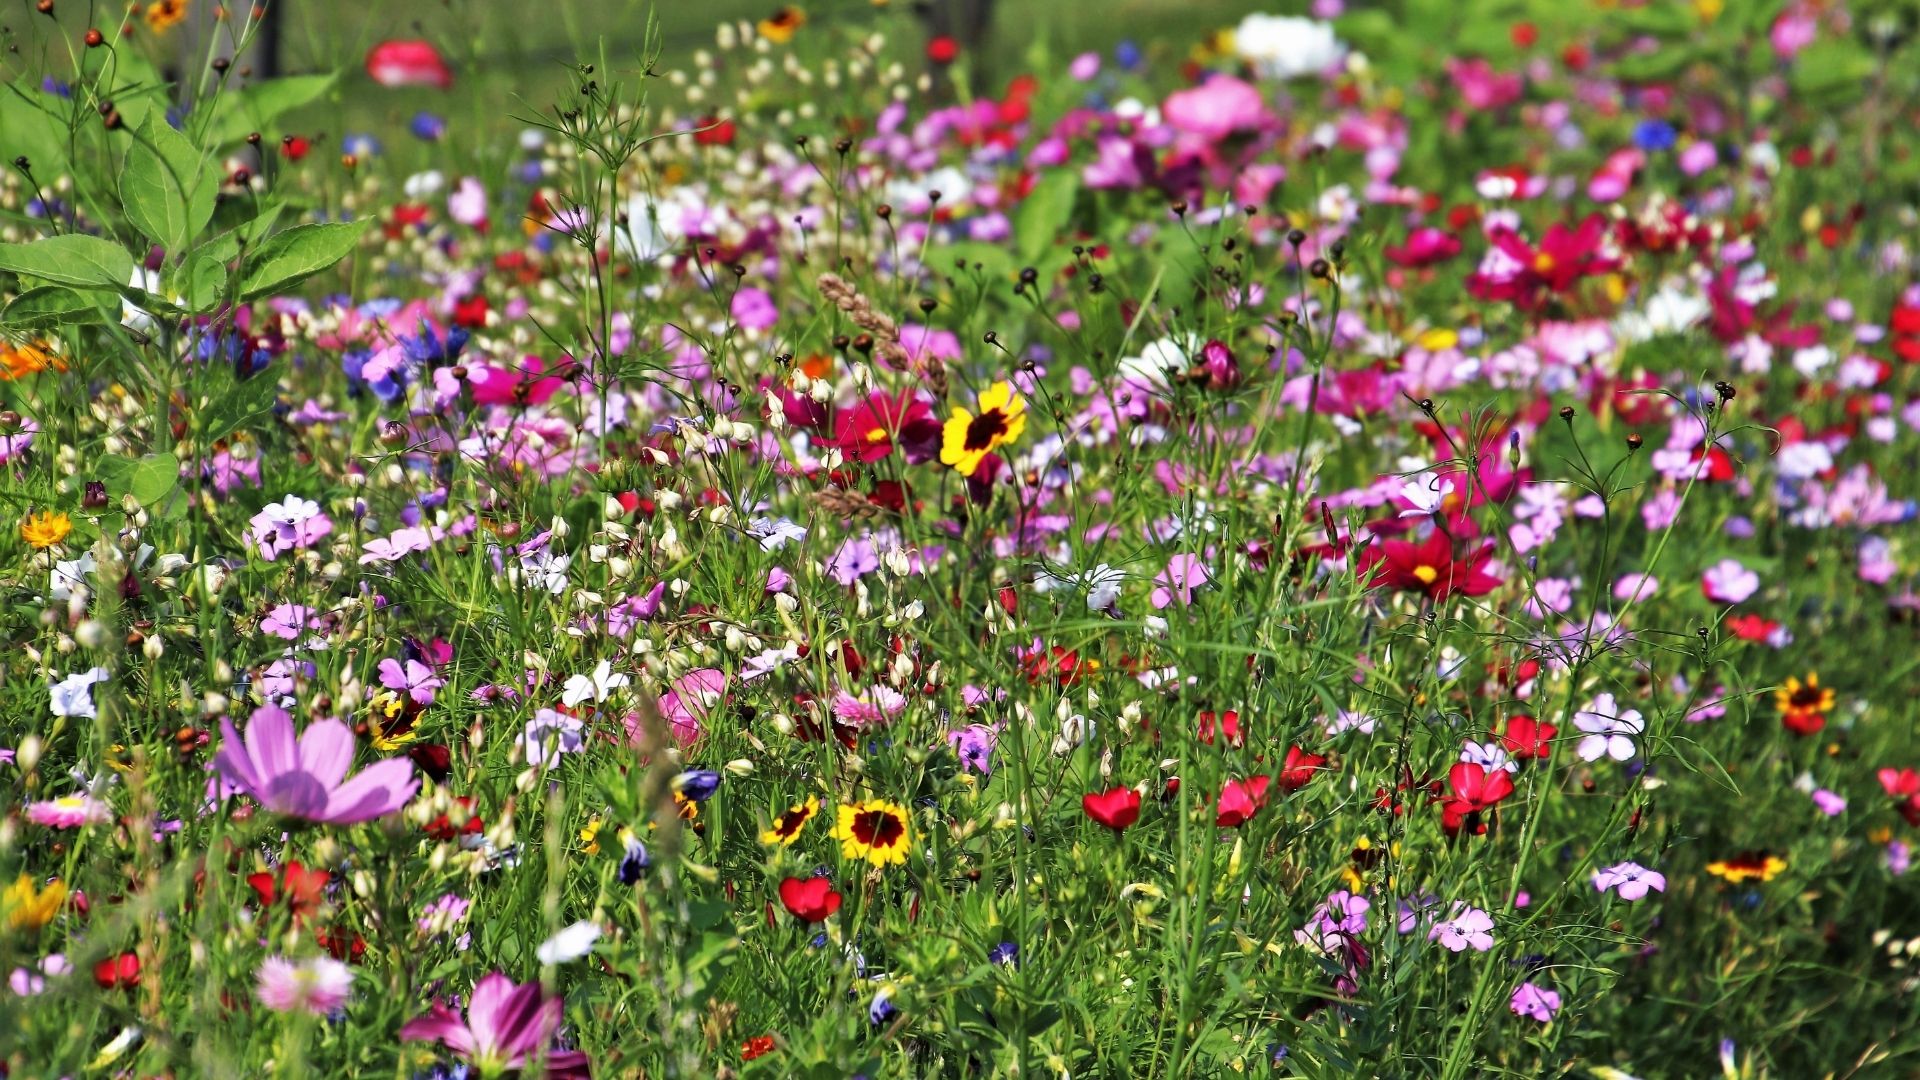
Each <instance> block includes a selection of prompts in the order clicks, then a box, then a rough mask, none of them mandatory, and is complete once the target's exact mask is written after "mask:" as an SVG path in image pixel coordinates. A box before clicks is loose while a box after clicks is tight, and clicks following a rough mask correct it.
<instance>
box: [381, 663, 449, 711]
mask: <svg viewBox="0 0 1920 1080" xmlns="http://www.w3.org/2000/svg"><path fill="white" fill-rule="evenodd" d="M379 670H380V685H381V686H384V687H386V688H387V689H389V690H405V691H406V692H407V696H408V697H410V698H412V699H413V700H414V703H415V704H417V705H431V704H433V692H434V691H435V690H438V689H440V688H441V687H443V686H445V685H447V680H445V679H442V678H440V677H439V676H437V675H435V674H434V673H433V669H432V668H430V667H428V666H427V665H425V664H423V663H421V662H420V661H418V660H408V661H407V662H406V663H405V664H404V665H403V664H401V663H400V661H398V660H395V659H394V658H392V657H390V656H389V657H387V658H386V659H385V660H382V661H380V669H379Z"/></svg>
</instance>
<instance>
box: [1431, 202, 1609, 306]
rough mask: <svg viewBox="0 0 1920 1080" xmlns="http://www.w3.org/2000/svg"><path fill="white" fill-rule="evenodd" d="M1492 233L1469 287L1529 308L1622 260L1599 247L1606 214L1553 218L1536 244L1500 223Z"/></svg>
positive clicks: (1481, 296)
mask: <svg viewBox="0 0 1920 1080" xmlns="http://www.w3.org/2000/svg"><path fill="white" fill-rule="evenodd" d="M1489 239H1491V240H1492V241H1493V250H1491V251H1489V252H1488V253H1487V257H1486V259H1485V260H1484V261H1483V262H1481V264H1480V268H1479V269H1478V270H1475V271H1474V272H1473V273H1472V274H1471V275H1470V276H1468V278H1467V291H1468V292H1470V293H1472V294H1473V295H1474V296H1475V297H1477V298H1479V299H1481V300H1507V301H1511V302H1513V303H1514V304H1516V305H1518V306H1520V307H1522V308H1528V309H1531V308H1534V307H1537V306H1538V305H1539V304H1540V302H1541V300H1542V299H1543V298H1544V296H1545V295H1546V294H1549V293H1563V292H1566V291H1567V290H1569V289H1571V288H1572V287H1573V285H1574V283H1575V282H1577V281H1579V280H1580V279H1581V278H1583V277H1587V276H1589V275H1592V274H1601V273H1605V272H1607V271H1609V270H1612V269H1614V268H1616V267H1618V266H1619V265H1620V260H1619V259H1617V258H1614V257H1613V256H1611V255H1606V254H1603V253H1602V252H1601V250H1600V248H1601V245H1602V244H1603V243H1604V242H1605V241H1606V239H1607V219H1606V218H1605V217H1604V216H1602V215H1600V214H1592V215H1589V216H1588V217H1587V219H1586V220H1585V221H1582V222H1581V223H1580V225H1579V226H1578V227H1577V228H1572V229H1569V228H1567V227H1566V226H1565V225H1562V224H1555V225H1554V226H1552V227H1551V228H1549V229H1548V230H1547V233H1546V235H1545V236H1543V237H1541V238H1540V243H1539V245H1538V246H1537V247H1536V246H1534V245H1531V244H1528V243H1527V242H1526V241H1525V240H1522V239H1521V238H1520V234H1519V233H1516V232H1514V231H1513V230H1512V229H1497V230H1495V231H1494V232H1493V234H1492V235H1491V236H1490V237H1489Z"/></svg>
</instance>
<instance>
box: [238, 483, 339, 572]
mask: <svg viewBox="0 0 1920 1080" xmlns="http://www.w3.org/2000/svg"><path fill="white" fill-rule="evenodd" d="M249 524H250V525H251V526H252V528H251V530H250V531H249V532H248V534H247V535H248V538H249V539H251V540H252V541H253V542H254V545H255V546H256V547H257V548H258V549H259V551H260V557H261V558H263V559H265V560H267V561H268V562H272V561H274V560H275V559H277V558H279V557H280V556H282V555H285V554H286V553H287V552H289V551H293V550H295V549H300V548H310V547H312V546H314V545H315V544H317V543H319V542H320V541H321V539H323V538H324V537H326V536H327V534H329V533H331V532H333V521H332V520H331V519H330V518H328V517H327V515H326V514H324V513H322V512H321V510H320V504H319V503H316V502H313V501H311V500H308V499H303V498H301V497H300V496H298V495H289V496H287V497H286V498H284V499H282V500H280V501H279V502H272V503H268V504H267V505H266V506H265V507H263V508H262V509H261V511H260V512H259V513H257V514H255V515H253V520H252V521H251V522H250V523H249Z"/></svg>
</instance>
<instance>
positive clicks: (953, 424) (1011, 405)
mask: <svg viewBox="0 0 1920 1080" xmlns="http://www.w3.org/2000/svg"><path fill="white" fill-rule="evenodd" d="M979 405H980V412H979V413H978V414H974V413H970V412H968V411H967V410H965V409H963V408H960V407H959V406H955V407H954V410H953V415H952V416H950V417H948V418H947V422H946V424H945V426H944V427H942V429H941V431H940V463H941V464H942V465H951V466H953V467H954V469H955V470H956V471H958V472H959V473H960V475H961V476H972V475H973V473H974V470H975V469H978V468H979V467H980V462H981V461H982V460H983V459H985V458H986V456H987V455H988V454H991V453H993V452H994V451H995V450H998V449H999V448H1000V447H1002V446H1005V445H1006V444H1008V443H1010V442H1012V441H1014V440H1015V439H1018V438H1019V437H1020V433H1021V432H1023V431H1025V430H1026V429H1027V403H1026V402H1024V401H1022V400H1020V398H1019V397H1018V396H1017V395H1015V394H1014V392H1013V386H1012V385H1011V384H1009V383H1006V382H997V383H994V384H993V385H992V386H989V387H987V390H986V393H984V394H981V395H980V401H979Z"/></svg>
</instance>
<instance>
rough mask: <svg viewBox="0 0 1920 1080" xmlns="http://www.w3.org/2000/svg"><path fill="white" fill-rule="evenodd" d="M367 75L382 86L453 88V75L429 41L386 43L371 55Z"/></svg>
mask: <svg viewBox="0 0 1920 1080" xmlns="http://www.w3.org/2000/svg"><path fill="white" fill-rule="evenodd" d="M367 74H368V75H371V76H373V81H374V82H377V83H379V84H380V85H381V86H432V87H437V88H438V89H441V90H445V89H446V88H448V87H450V86H452V85H453V72H452V71H451V70H449V69H448V67H447V62H446V61H445V60H443V59H441V57H440V50H438V49H436V48H434V47H433V43H432V42H428V41H383V42H381V43H380V44H378V45H375V46H374V47H373V48H372V49H370V50H369V51H368V52H367Z"/></svg>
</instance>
